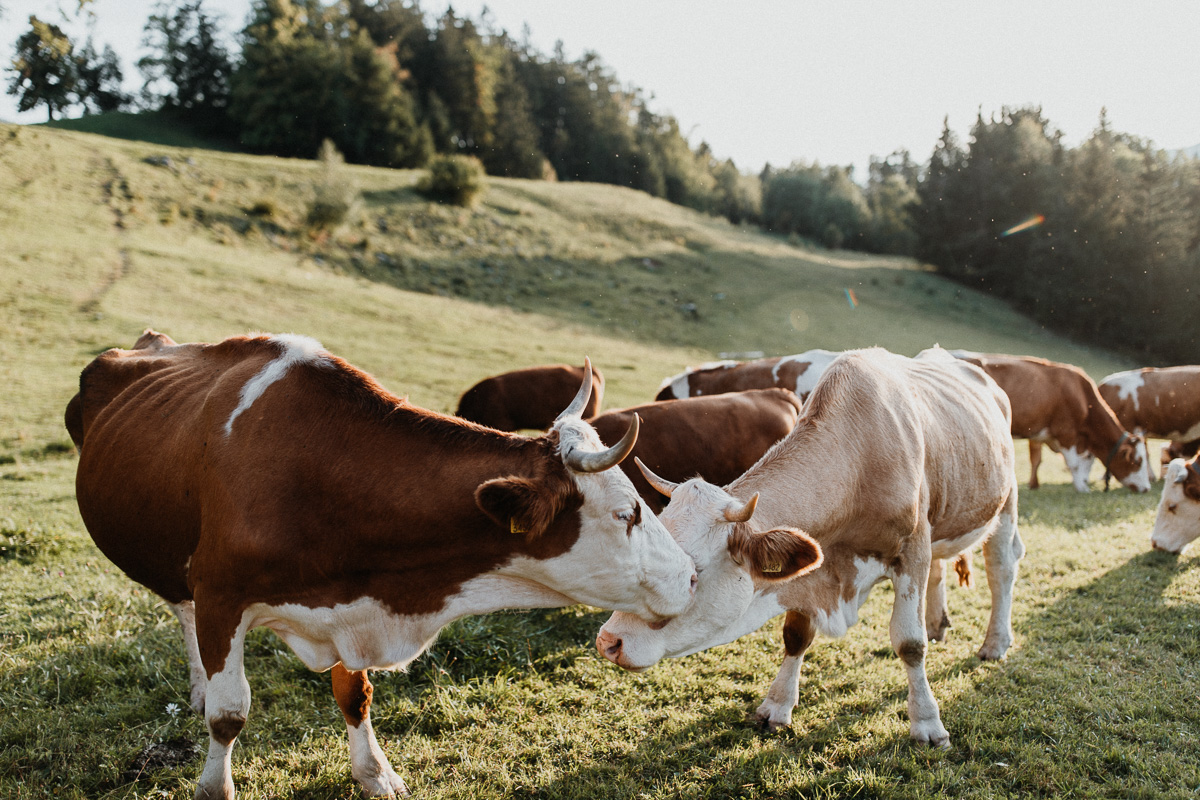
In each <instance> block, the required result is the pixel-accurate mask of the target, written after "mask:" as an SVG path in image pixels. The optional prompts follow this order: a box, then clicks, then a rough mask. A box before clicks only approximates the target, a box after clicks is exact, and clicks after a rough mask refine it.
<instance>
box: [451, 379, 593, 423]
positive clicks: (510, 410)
mask: <svg viewBox="0 0 1200 800" xmlns="http://www.w3.org/2000/svg"><path fill="white" fill-rule="evenodd" d="M582 382H583V368H582V367H573V366H570V365H568V364H547V365H544V366H537V367H528V368H526V369H519V370H513V371H511V372H505V373H503V374H500V375H493V376H492V377H490V378H484V379H483V380H482V381H480V382H479V383H477V384H475V385H474V386H472V387H471V388H470V389H467V391H465V392H463V394H462V397H460V398H459V401H458V408H457V410H456V411H455V412H454V413H455V416H457V417H461V418H462V419H466V420H470V421H472V422H477V423H479V424H480V425H486V426H488V427H489V428H495V429H496V430H501V431H518V430H526V429H528V430H545V429H547V428H549V427H550V426H551V425H552V424H554V420H555V418H556V417H557V416H558V414H559V413H560V412H561V411H562V410H563V409H564V408H566V407H567V406H568V405H569V404H570V402H571V400H572V399H573V398H574V397H575V393H576V392H577V391H579V386H580V384H582ZM603 400H604V376H603V375H602V374H601V373H600V371H599V370H598V369H596V368H595V367H593V368H592V396H591V397H590V398H589V399H588V402H587V405H586V406H585V408H584V411H583V416H584V418H585V419H586V418H588V417H592V416H595V415H596V414H597V413H598V412H599V410H600V407H601V405H602V403H603Z"/></svg>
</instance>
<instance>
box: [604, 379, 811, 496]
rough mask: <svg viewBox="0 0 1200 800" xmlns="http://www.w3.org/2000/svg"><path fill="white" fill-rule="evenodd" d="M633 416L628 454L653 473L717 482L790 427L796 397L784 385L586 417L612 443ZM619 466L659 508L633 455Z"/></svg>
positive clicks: (797, 406) (725, 479) (737, 471)
mask: <svg viewBox="0 0 1200 800" xmlns="http://www.w3.org/2000/svg"><path fill="white" fill-rule="evenodd" d="M635 416H637V417H640V418H641V420H642V427H641V432H640V433H639V435H638V441H637V445H635V446H634V448H633V455H634V456H635V457H637V458H639V459H641V461H642V462H643V463H645V464H646V465H647V466H648V467H650V469H652V470H653V471H654V472H655V474H657V475H661V476H662V477H664V478H666V479H667V480H672V481H682V480H686V479H688V478H693V477H696V476H700V477H702V478H704V479H705V480H707V481H709V482H711V483H715V484H717V485H718V486H723V485H724V484H726V483H729V482H730V481H731V480H733V479H734V478H736V477H737V476H739V475H741V474H742V473H743V472H745V471H746V470H748V469H750V467H752V466H754V462H756V461H758V459H759V458H761V457H762V455H763V453H765V452H767V450H768V449H769V448H770V447H771V445H773V444H775V443H776V442H777V441H779V440H780V439H782V438H783V437H785V436H787V435H788V434H789V433H790V432H791V430H792V427H793V426H795V424H796V419H797V417H799V416H800V399H799V398H798V397H796V395H795V394H793V393H792V392H789V391H788V390H787V389H754V390H751V391H748V392H734V393H732V394H715V395H712V396H711V397H688V398H684V399H683V400H663V401H660V402H655V403H644V404H642V405H640V406H633V407H631V408H623V409H617V410H614V411H606V412H604V413H603V414H601V415H600V416H598V417H594V418H592V419H591V420H589V422H591V424H592V427H594V428H595V429H596V433H598V434H600V441H602V442H604V443H606V444H615V443H616V442H617V440H618V439H620V438H621V436H622V434H623V433H624V432H625V431H626V430H628V429H629V425H630V423H631V422H632V421H633V418H634V417H635ZM621 469H623V470H625V474H626V475H628V476H629V479H630V480H632V481H633V487H634V488H635V489H637V490H638V493H639V494H641V496H642V499H643V500H645V501H646V505H648V506H650V507H651V508H652V509H654V512H655V513H658V512H660V511H662V510H663V507H665V506H666V504H667V501H666V499H665V498H664V497H663V496H662V495H661V494H660V493H659V492H658V491H657V490H656V489H654V487H652V486H651V485H650V484H649V483H648V482H647V481H646V478H645V477H644V476H643V475H642V473H641V471H640V470H638V469H637V468H636V467H635V466H633V460H632V459H626V460H624V461H622V462H621Z"/></svg>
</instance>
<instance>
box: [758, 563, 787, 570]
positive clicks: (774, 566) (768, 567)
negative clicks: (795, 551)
mask: <svg viewBox="0 0 1200 800" xmlns="http://www.w3.org/2000/svg"><path fill="white" fill-rule="evenodd" d="M759 572H762V573H767V572H783V564H780V563H779V562H778V561H772V562H770V563H768V564H763V565H762V566H761V567H759Z"/></svg>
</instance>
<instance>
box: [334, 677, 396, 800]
mask: <svg viewBox="0 0 1200 800" xmlns="http://www.w3.org/2000/svg"><path fill="white" fill-rule="evenodd" d="M332 675H333V696H334V698H335V699H336V700H337V704H338V708H340V709H341V710H342V716H343V717H345V718H346V732H347V733H348V734H349V738H350V773H351V774H352V775H353V776H354V779H355V780H356V781H358V783H359V785H360V786H361V787H362V790H363V794H364V795H366V796H367V797H396V796H397V795H400V796H402V797H405V796H407V795H408V787H407V786H405V785H404V781H402V780H401V779H400V776H399V775H397V774H396V773H395V771H394V770H393V769H392V766H391V764H389V763H388V760H387V756H385V755H384V754H383V749H382V748H380V746H379V742H378V741H376V739H375V729H374V728H372V727H371V696H372V695H373V694H374V692H375V689H374V687H373V686H371V681H370V680H368V679H367V671H366V670H365V669H363V670H357V671H354V672H351V671H350V670H348V669H346V668H345V667H344V666H342V665H341V664H340V663H338V664H335V665H334V667H333V672H332Z"/></svg>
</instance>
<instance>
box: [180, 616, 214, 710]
mask: <svg viewBox="0 0 1200 800" xmlns="http://www.w3.org/2000/svg"><path fill="white" fill-rule="evenodd" d="M171 610H172V611H174V612H175V618H176V619H178V620H179V626H180V627H181V628H183V649H184V650H185V651H186V652H187V657H188V673H189V681H190V684H191V690H192V693H191V706H192V709H193V710H194V711H195V712H196V713H197V714H199V715H201V716H204V691H205V688H206V687H207V684H208V676H207V675H205V673H204V664H203V662H202V661H201V660H200V645H199V644H198V643H197V642H196V604H195V603H193V602H192V601H191V600H184V601H183V602H182V603H172V604H171Z"/></svg>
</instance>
